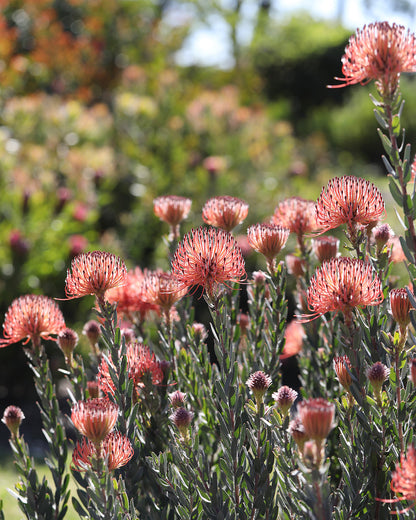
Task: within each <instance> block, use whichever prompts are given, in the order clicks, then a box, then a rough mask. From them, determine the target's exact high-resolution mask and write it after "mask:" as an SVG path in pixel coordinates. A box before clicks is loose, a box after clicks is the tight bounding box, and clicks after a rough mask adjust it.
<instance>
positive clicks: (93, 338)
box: [82, 320, 101, 348]
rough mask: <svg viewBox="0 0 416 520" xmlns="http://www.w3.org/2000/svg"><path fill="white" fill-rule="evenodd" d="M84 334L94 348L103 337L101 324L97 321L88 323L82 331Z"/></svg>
mask: <svg viewBox="0 0 416 520" xmlns="http://www.w3.org/2000/svg"><path fill="white" fill-rule="evenodd" d="M82 333H83V334H85V336H87V338H88V341H89V342H90V344H91V346H92V347H93V348H94V347H95V346H96V344H97V342H98V339H99V337H100V335H101V330H100V324H99V323H98V321H95V320H90V321H87V323H86V324H85V325H84V328H83V329H82Z"/></svg>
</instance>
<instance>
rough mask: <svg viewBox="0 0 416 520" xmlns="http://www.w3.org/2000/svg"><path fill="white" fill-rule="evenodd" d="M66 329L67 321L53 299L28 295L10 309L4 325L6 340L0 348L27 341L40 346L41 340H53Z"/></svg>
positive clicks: (1, 343) (1, 341)
mask: <svg viewBox="0 0 416 520" xmlns="http://www.w3.org/2000/svg"><path fill="white" fill-rule="evenodd" d="M64 328H65V320H64V317H63V315H62V312H61V311H60V310H59V307H58V305H57V304H56V302H55V301H54V300H52V298H48V297H47V296H39V295H35V294H27V295H25V296H20V297H19V298H17V299H16V300H14V301H13V302H12V304H11V305H10V307H9V308H8V310H7V312H6V315H5V318H4V323H3V334H4V339H0V347H5V346H7V345H11V344H12V343H17V342H18V341H21V340H25V342H24V343H25V344H26V343H28V342H29V341H32V343H33V345H34V346H35V347H38V346H39V342H40V338H41V337H43V338H44V339H53V338H51V335H56V334H59V333H60V332H61V331H62V330H63V329H64Z"/></svg>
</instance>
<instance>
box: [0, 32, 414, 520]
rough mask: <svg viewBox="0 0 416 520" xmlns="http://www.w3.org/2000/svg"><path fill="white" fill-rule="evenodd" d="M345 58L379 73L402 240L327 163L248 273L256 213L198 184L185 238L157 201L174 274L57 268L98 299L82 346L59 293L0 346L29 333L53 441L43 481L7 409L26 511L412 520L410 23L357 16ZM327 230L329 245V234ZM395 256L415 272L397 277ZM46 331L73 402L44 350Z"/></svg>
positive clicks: (276, 224) (365, 195)
mask: <svg viewBox="0 0 416 520" xmlns="http://www.w3.org/2000/svg"><path fill="white" fill-rule="evenodd" d="M342 63H343V67H342V71H343V74H344V77H343V78H341V85H338V86H347V85H354V84H358V83H361V84H364V83H366V82H369V81H372V80H374V81H375V82H376V88H377V92H378V97H377V99H376V98H373V99H372V101H373V103H374V105H375V115H376V120H377V123H378V125H379V126H380V128H379V130H378V131H379V134H380V137H381V141H382V144H383V146H384V150H385V153H386V155H385V156H383V158H382V160H383V163H384V165H385V167H386V170H387V175H388V176H389V185H390V191H391V194H392V196H393V199H394V201H395V203H396V204H397V211H398V214H399V215H401V218H402V223H403V228H404V231H403V236H400V237H395V236H394V235H393V233H392V231H391V228H390V227H389V226H388V224H387V223H385V222H383V219H384V218H385V201H384V200H383V196H382V193H381V191H380V189H379V188H378V187H377V186H376V185H375V184H373V183H372V182H369V181H368V180H366V179H364V178H360V177H354V176H344V177H340V178H333V179H331V180H330V181H329V182H328V184H327V186H324V187H323V188H322V192H321V195H320V196H319V198H318V199H317V201H311V200H305V199H302V198H300V197H290V198H288V199H285V200H282V201H277V206H276V210H275V211H274V214H273V215H269V216H268V217H269V220H268V221H267V222H262V223H253V224H251V225H249V226H248V228H247V240H248V243H249V244H250V246H251V247H252V248H253V249H254V250H255V251H256V252H257V253H258V254H259V261H260V262H264V267H265V270H264V271H255V272H253V273H250V272H247V270H246V266H245V261H244V256H243V253H242V251H241V249H240V247H239V246H238V243H237V240H236V239H235V238H234V236H233V234H232V233H233V230H234V228H235V227H236V226H241V225H242V223H243V221H244V220H245V219H246V218H248V216H249V208H248V204H247V203H246V202H245V201H243V200H241V199H238V198H235V197H232V196H222V197H213V198H211V199H210V200H208V201H207V203H206V205H205V206H204V208H202V209H201V212H202V218H203V220H204V222H205V223H206V224H207V225H206V226H202V227H197V228H194V229H192V230H191V231H189V232H187V233H185V234H184V235H181V230H180V227H179V224H180V223H181V222H182V220H183V219H185V218H186V217H187V216H188V214H189V211H190V207H191V201H190V200H189V199H187V198H185V197H179V196H173V195H167V196H162V197H158V198H157V199H155V201H154V213H155V215H156V216H157V217H159V218H160V219H162V220H164V221H165V222H167V223H168V224H169V231H170V235H169V239H168V246H169V247H168V251H167V256H168V257H169V260H170V263H171V270H170V271H169V272H164V271H162V270H160V269H157V270H155V271H150V270H148V269H146V268H142V267H139V266H131V267H129V268H127V267H126V264H125V262H124V261H123V260H122V259H120V258H119V257H117V256H115V255H113V254H111V253H107V252H102V251H93V252H89V253H83V254H81V255H79V256H78V257H75V258H74V260H73V262H72V264H71V266H70V268H69V269H68V274H67V279H66V287H65V288H63V292H65V294H66V297H67V299H73V298H80V297H90V295H94V297H95V303H93V302H92V307H94V312H95V314H96V316H95V320H90V321H88V322H87V323H86V324H85V326H84V329H83V334H85V335H86V336H87V338H88V341H89V344H90V346H91V352H90V356H89V358H88V359H86V358H82V357H81V356H80V355H79V354H78V353H77V342H78V339H79V334H78V333H77V332H76V331H73V330H71V329H68V328H67V326H66V324H65V320H64V318H63V314H62V311H61V310H60V306H62V308H63V309H64V306H65V301H62V302H61V303H60V304H59V306H58V303H57V302H56V301H55V300H52V299H51V298H48V297H46V296H35V295H25V296H21V297H20V298H18V299H17V300H15V301H14V302H12V303H11V305H10V307H9V310H8V311H7V313H6V315H5V318H4V325H3V336H4V338H3V339H2V340H1V343H0V344H1V346H2V347H9V346H10V345H12V344H15V343H18V342H23V348H24V349H25V352H26V354H27V357H28V362H29V364H30V366H31V368H32V371H33V376H34V380H35V385H36V389H37V392H38V395H39V402H38V405H39V408H40V412H41V417H42V421H43V431H44V433H45V437H46V439H47V441H48V444H49V447H50V449H49V453H48V455H47V465H48V467H49V469H50V471H51V479H48V478H46V479H41V478H40V477H39V474H38V472H37V469H36V466H35V463H34V461H33V459H32V458H31V456H30V447H29V446H28V445H27V444H26V443H25V441H24V439H23V437H22V436H21V435H20V433H19V429H20V424H21V422H22V421H23V420H24V411H22V410H20V409H19V408H17V407H15V406H13V405H11V406H9V407H8V408H7V409H6V410H5V412H4V416H3V423H4V424H5V425H6V426H7V427H8V428H9V430H10V435H11V437H10V444H11V447H12V449H13V453H14V456H15V459H16V464H17V467H18V469H19V475H20V477H19V482H18V483H17V484H16V490H15V494H16V496H17V499H18V501H19V505H20V507H21V510H22V512H23V514H24V515H25V516H26V518H29V519H35V518H42V519H43V518H48V519H49V518H51V519H52V518H53V519H62V518H64V517H65V515H66V513H67V511H68V508H69V506H71V507H73V508H74V510H75V511H76V512H77V513H78V514H79V516H80V517H84V518H93V519H101V518H105V519H107V518H108V519H110V518H111V519H113V518H117V519H135V518H141V519H155V520H156V519H158V520H159V519H160V520H164V519H166V520H173V519H181V520H182V519H190V520H191V519H195V520H196V519H235V520H237V519H238V520H246V519H247V520H254V519H270V520H272V519H273V520H274V519H279V520H280V519H282V520H286V519H299V520H302V519H306V518H312V519H317V520H326V519H332V518H333V519H337V520H345V519H347V518H348V519H351V518H359V519H369V520H370V519H387V518H391V517H392V515H393V516H395V517H397V518H415V503H416V451H415V450H416V446H415V444H414V440H413V429H414V417H415V411H416V390H415V385H416V360H415V358H414V357H413V354H412V349H413V348H414V343H415V337H414V329H415V326H416V320H415V317H414V313H413V309H415V308H416V299H415V296H414V294H415V289H416V287H415V282H414V280H415V279H416V262H415V259H416V232H415V228H414V218H415V209H414V207H415V206H414V204H415V185H414V182H415V176H414V166H412V160H411V151H410V146H409V145H407V144H406V143H405V142H404V135H403V132H402V129H401V113H402V110H403V102H402V100H401V94H400V74H401V73H402V72H415V71H416V39H415V36H414V35H413V34H411V33H410V32H409V31H406V30H405V29H404V28H403V27H401V26H397V25H390V24H388V23H387V22H383V23H375V24H370V25H369V26H367V27H364V29H362V30H359V31H357V33H356V34H355V35H354V36H352V37H351V39H350V41H349V43H348V46H347V48H346V50H345V56H344V57H343V58H342ZM265 217H266V216H265ZM339 227H340V228H341V229H342V230H344V231H345V239H344V244H343V245H345V247H344V249H343V251H344V253H342V255H341V254H340V252H339V248H340V240H339V239H338V238H337V237H335V236H332V235H330V234H327V233H328V232H331V231H332V230H334V229H335V228H339ZM290 234H292V235H293V236H294V238H295V240H294V241H293V243H295V244H296V245H295V250H293V251H289V246H288V244H290V241H289V240H288V238H289V236H290ZM283 249H284V250H285V252H286V251H287V253H288V254H287V255H286V257H284V256H283V252H282V250H283ZM262 257H264V258H262ZM397 259H399V260H400V261H402V262H403V261H404V262H405V265H406V267H407V271H408V273H409V280H406V281H404V282H403V283H402V284H401V285H398V282H397V280H398V278H397V276H394V274H395V268H396V266H395V262H396V261H397ZM288 277H293V279H294V280H293V281H294V283H291V284H287V283H286V282H287V279H288ZM291 281H292V280H291ZM289 286H290V287H294V291H295V294H294V295H293V296H294V297H293V298H292V301H293V302H295V306H296V309H295V312H294V313H291V315H290V316H289V315H288V303H287V302H288V298H289V297H292V295H290V294H289V289H288V287H289ZM242 294H244V295H245V296H246V297H244V298H241V295H242ZM55 296H59V295H55ZM193 298H194V299H195V298H199V299H203V300H204V301H205V302H206V306H207V313H208V315H209V323H205V324H201V323H197V322H195V311H194V308H193V305H192V302H193ZM292 314H293V315H292ZM155 323H156V325H157V326H156V327H155ZM79 332H81V331H79ZM54 338H55V339H56V342H57V346H58V347H59V348H60V349H61V350H62V352H63V358H64V359H65V363H66V367H65V369H64V370H61V377H64V378H65V379H66V385H65V387H66V388H68V391H67V395H66V400H67V405H68V406H67V410H66V411H65V410H64V409H63V408H61V403H60V402H59V401H58V398H57V391H56V387H55V383H54V378H53V374H52V373H51V368H50V365H49V360H48V356H47V354H46V350H45V346H44V340H45V339H48V340H50V339H54ZM10 348H16V347H10ZM293 370H295V375H296V377H295V378H294V379H292V380H291V382H290V384H289V381H288V380H287V374H288V372H290V371H292V372H293ZM70 451H72V458H71V456H70ZM68 468H69V469H68ZM70 478H73V479H75V482H76V487H77V491H76V493H75V494H74V495H73V496H72V497H71V496H70V491H69V481H70Z"/></svg>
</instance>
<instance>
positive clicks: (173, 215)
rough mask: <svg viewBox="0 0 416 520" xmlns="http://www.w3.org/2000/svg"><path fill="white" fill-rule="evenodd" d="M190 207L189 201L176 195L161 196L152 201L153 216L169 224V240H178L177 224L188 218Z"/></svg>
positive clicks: (190, 202)
mask: <svg viewBox="0 0 416 520" xmlns="http://www.w3.org/2000/svg"><path fill="white" fill-rule="evenodd" d="M191 205H192V201H191V199H188V198H186V197H179V196H178V195H163V196H161V197H157V198H156V199H154V201H153V211H154V214H155V215H156V216H157V217H159V218H160V220H163V221H164V222H166V223H167V224H169V227H170V234H169V239H170V240H174V239H175V240H176V239H178V238H179V224H180V223H181V222H182V220H184V219H185V218H186V217H187V216H188V214H189V212H190V210H191Z"/></svg>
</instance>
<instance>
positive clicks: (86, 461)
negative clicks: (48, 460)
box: [72, 432, 134, 471]
mask: <svg viewBox="0 0 416 520" xmlns="http://www.w3.org/2000/svg"><path fill="white" fill-rule="evenodd" d="M133 455H134V450H133V446H132V445H131V442H130V441H129V439H128V438H127V437H125V436H124V435H122V434H121V433H120V432H111V433H109V434H108V436H107V437H106V438H105V439H104V441H103V443H102V445H101V448H100V452H99V453H97V449H96V447H95V446H94V444H93V443H92V442H91V441H90V440H88V439H86V438H85V437H83V438H82V439H81V441H78V442H77V444H76V446H75V448H74V452H73V454H72V468H73V469H75V470H76V471H85V470H86V469H88V468H93V467H94V459H97V458H102V459H104V460H106V461H107V469H108V471H114V470H115V469H118V468H121V467H122V466H124V465H126V464H127V462H129V460H130V459H131V458H132V457H133Z"/></svg>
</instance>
